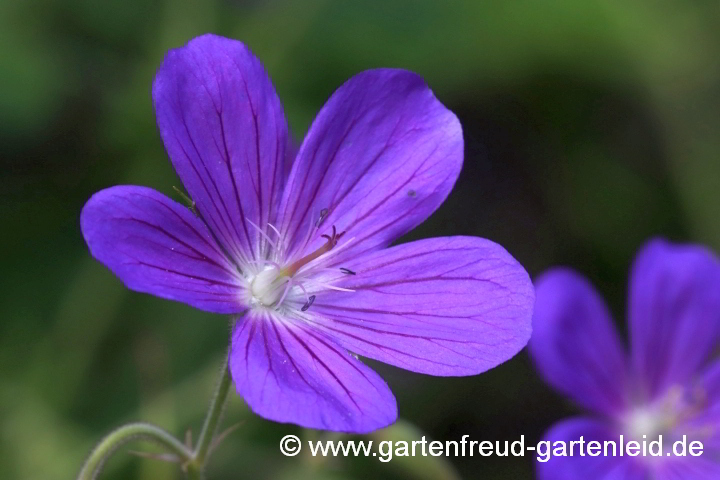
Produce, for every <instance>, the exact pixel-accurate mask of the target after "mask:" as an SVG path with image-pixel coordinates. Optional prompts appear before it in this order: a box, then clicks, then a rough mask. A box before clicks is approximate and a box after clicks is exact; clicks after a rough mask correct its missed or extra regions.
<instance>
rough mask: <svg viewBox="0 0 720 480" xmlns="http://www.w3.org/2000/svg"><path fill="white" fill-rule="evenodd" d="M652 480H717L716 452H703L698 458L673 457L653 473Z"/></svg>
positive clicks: (719, 466) (718, 462)
mask: <svg viewBox="0 0 720 480" xmlns="http://www.w3.org/2000/svg"><path fill="white" fill-rule="evenodd" d="M652 478H653V480H718V478H720V458H719V457H718V452H717V451H715V452H714V453H711V452H707V451H705V452H704V453H703V454H702V455H701V456H699V457H675V458H673V459H672V460H671V461H667V462H663V464H662V465H661V466H660V467H659V468H658V469H657V471H656V472H655V476H653V477H652Z"/></svg>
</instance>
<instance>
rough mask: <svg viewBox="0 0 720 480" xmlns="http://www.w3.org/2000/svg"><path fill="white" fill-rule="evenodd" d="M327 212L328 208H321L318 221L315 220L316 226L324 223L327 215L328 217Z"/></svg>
mask: <svg viewBox="0 0 720 480" xmlns="http://www.w3.org/2000/svg"><path fill="white" fill-rule="evenodd" d="M327 214H328V209H327V208H323V209H322V210H320V216H319V217H318V219H317V222H315V226H316V227H319V226H320V225H321V224H322V222H323V220H325V217H327Z"/></svg>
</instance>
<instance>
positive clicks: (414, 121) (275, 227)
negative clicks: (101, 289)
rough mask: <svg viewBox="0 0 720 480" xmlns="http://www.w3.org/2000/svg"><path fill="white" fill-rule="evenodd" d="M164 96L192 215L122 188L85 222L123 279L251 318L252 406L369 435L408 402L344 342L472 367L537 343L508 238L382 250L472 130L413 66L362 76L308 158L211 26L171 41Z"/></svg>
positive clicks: (252, 73)
mask: <svg viewBox="0 0 720 480" xmlns="http://www.w3.org/2000/svg"><path fill="white" fill-rule="evenodd" d="M152 95H153V101H154V105H155V113H156V115H157V123H158V126H159V129H160V134H161V136H162V139H163V141H164V143H165V147H166V149H167V152H168V155H169V156H170V160H171V161H172V164H173V166H174V168H175V170H176V172H177V174H178V175H179V177H180V179H181V180H182V182H183V184H184V185H185V188H186V189H187V191H188V192H189V194H190V196H191V197H192V199H193V201H194V202H195V209H196V213H197V215H196V214H194V213H193V212H192V211H191V210H190V209H188V208H186V207H184V206H182V205H180V204H178V203H176V202H174V201H172V200H170V199H169V198H167V197H166V196H164V195H162V194H160V193H158V192H156V191H155V190H151V189H149V188H144V187H137V186H117V187H112V188H109V189H107V190H103V191H101V192H98V193H97V194H95V195H94V196H93V197H92V198H91V199H90V200H89V201H88V203H87V204H86V205H85V208H84V209H83V212H82V218H81V223H82V231H83V234H84V236H85V240H86V241H87V243H88V245H89V247H90V251H91V253H92V255H93V256H94V257H95V258H96V259H98V260H99V261H100V262H102V263H103V264H105V265H106V266H107V267H108V268H109V269H110V270H112V271H113V273H115V275H117V276H118V277H119V278H120V279H121V280H122V281H123V282H124V283H125V285H127V287H128V288H130V289H133V290H136V291H139V292H145V293H150V294H152V295H156V296H158V297H162V298H167V299H171V300H177V301H180V302H184V303H187V304H189V305H192V306H193V307H196V308H199V309H202V310H207V311H210V312H216V313H225V314H234V315H236V316H237V318H238V321H237V323H236V326H235V329H234V331H233V334H232V341H231V350H230V359H229V363H230V372H231V375H232V378H233V381H234V382H235V385H236V388H237V391H238V393H239V394H240V395H241V396H242V397H243V398H244V399H245V401H246V402H247V403H248V405H249V406H250V408H251V409H252V410H253V411H254V412H255V413H257V414H259V415H261V416H263V417H265V418H268V419H271V420H275V421H278V422H290V423H296V424H298V425H302V426H305V427H312V428H321V429H327V430H337V431H345V432H368V431H371V430H374V429H377V428H380V427H384V426H386V425H388V424H390V423H392V422H393V421H394V420H395V419H396V417H397V407H396V404H395V398H394V397H393V395H392V393H391V392H390V389H389V388H388V386H387V385H386V384H385V382H384V381H383V380H382V379H381V378H380V377H379V376H378V375H377V374H376V373H375V372H373V371H372V370H371V369H369V368H368V367H367V366H365V365H364V364H363V363H362V362H360V361H359V360H358V359H357V357H356V356H355V355H353V354H351V353H349V352H354V353H355V354H357V355H362V356H365V357H368V358H372V359H376V360H379V361H382V362H385V363H389V364H392V365H396V366H399V367H402V368H405V369H408V370H412V371H415V372H422V373H427V374H431V375H443V376H454V375H458V376H459V375H473V374H477V373H480V372H483V371H485V370H488V369H490V368H492V367H494V366H496V365H498V364H499V363H502V362H503V361H505V360H507V359H509V358H511V357H512V356H513V355H515V354H516V353H517V352H518V351H519V350H520V349H522V348H523V346H524V345H525V344H526V343H527V341H528V338H529V336H530V327H531V316H532V305H533V301H534V294H533V289H532V284H531V282H530V280H529V278H528V275H527V273H526V272H525V270H524V269H523V268H522V267H521V266H520V265H519V264H518V263H517V261H515V260H514V259H513V258H512V257H511V256H510V255H509V254H508V253H507V252H506V251H505V250H504V249H503V248H502V247H500V246H498V245H496V244H495V243H492V242H490V241H488V240H484V239H481V238H474V237H445V238H435V239H428V240H420V241H417V242H411V243H406V244H404V245H399V246H395V247H391V248H386V247H388V245H389V244H390V243H391V242H393V241H394V240H396V239H397V238H398V237H400V236H401V235H403V234H405V233H406V232H408V231H409V230H411V229H412V228H413V227H415V226H416V225H418V224H419V223H421V222H422V221H423V220H425V219H426V218H427V217H428V216H429V215H430V214H431V213H432V212H433V211H434V210H435V209H436V208H437V207H438V206H439V205H440V204H441V203H442V202H443V200H444V199H445V198H446V197H447V195H448V194H449V193H450V190H451V189H452V187H453V184H454V183H455V180H456V179H457V177H458V174H459V173H460V168H461V166H462V158H463V139H462V131H461V128H460V124H459V122H458V120H457V118H456V117H455V115H453V114H452V112H450V111H449V110H447V109H446V108H445V107H444V106H443V105H442V104H441V103H440V102H439V101H438V100H437V99H436V98H435V97H434V96H433V94H432V92H431V91H430V90H429V89H428V87H427V86H426V85H425V83H424V82H423V80H422V79H421V78H420V77H418V76H417V75H415V74H413V73H410V72H407V71H402V70H390V69H379V70H370V71H367V72H363V73H361V74H359V75H357V76H355V77H353V78H352V79H350V80H349V81H348V82H347V83H345V84H344V85H343V86H342V87H340V88H339V89H338V90H337V91H336V92H335V93H334V94H333V95H332V97H331V98H330V100H329V101H328V102H327V104H326V105H325V106H324V107H323V108H322V110H321V111H320V113H319V114H318V116H317V117H316V118H315V121H314V122H313V124H312V127H311V128H310V131H309V132H308V134H307V136H306V137H305V140H304V141H303V143H302V146H301V147H300V149H299V151H298V152H297V155H294V154H293V149H292V148H291V146H290V145H291V141H290V138H289V135H288V127H287V123H286V120H285V117H284V114H283V109H282V106H281V104H280V101H279V100H278V97H277V95H276V94H275V90H274V89H273V86H272V84H271V83H270V80H269V78H268V76H267V74H266V72H265V70H264V68H263V66H262V64H261V63H260V62H259V61H258V60H257V58H255V57H254V56H253V54H252V53H251V52H250V51H249V50H248V49H247V47H246V46H245V45H243V44H242V43H240V42H238V41H233V40H228V39H225V38H221V37H217V36H213V35H205V36H202V37H199V38H196V39H194V40H192V41H190V42H189V43H188V44H187V45H186V46H185V47H182V48H179V49H176V50H172V51H170V52H169V53H168V55H167V57H166V58H165V61H164V62H163V64H162V66H161V67H160V69H159V71H158V73H157V76H156V77H155V81H154V84H153V89H152ZM468 208H470V209H472V208H475V207H474V206H468Z"/></svg>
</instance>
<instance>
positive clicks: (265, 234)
mask: <svg viewBox="0 0 720 480" xmlns="http://www.w3.org/2000/svg"><path fill="white" fill-rule="evenodd" d="M245 221H247V222H248V223H249V224H250V225H251V226H252V227H253V228H255V230H257V231H258V233H260V235H262V236H263V237H265V240H267V241H268V243H269V244H270V245H272V247H273V248H274V249H275V250H277V244H276V243H275V242H273V241H272V240H270V237H268V235H267V233H265V232H263V231H262V229H261V228H260V227H258V226H257V225H255V223H253V222H252V221H250V220H248V219H247V218H246V219H245Z"/></svg>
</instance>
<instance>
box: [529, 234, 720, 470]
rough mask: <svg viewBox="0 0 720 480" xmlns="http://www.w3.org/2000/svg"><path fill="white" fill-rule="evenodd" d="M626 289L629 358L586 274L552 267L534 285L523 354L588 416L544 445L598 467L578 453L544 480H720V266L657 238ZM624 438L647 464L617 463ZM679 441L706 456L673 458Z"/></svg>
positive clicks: (700, 252)
mask: <svg viewBox="0 0 720 480" xmlns="http://www.w3.org/2000/svg"><path fill="white" fill-rule="evenodd" d="M629 290H630V292H629V302H628V315H629V319H628V321H629V330H630V332H629V333H630V346H631V348H630V353H629V354H628V353H627V352H626V351H625V349H624V347H623V345H622V342H621V340H620V337H619V335H618V333H617V332H616V330H615V328H614V326H613V322H612V319H611V318H610V314H609V312H608V309H607V307H606V306H605V303H604V302H603V300H602V299H601V298H600V296H599V295H598V293H597V292H596V291H595V290H594V289H593V287H592V286H591V285H590V284H589V283H588V282H587V281H586V280H585V279H584V278H583V277H582V276H580V275H579V274H577V273H575V272H574V271H572V270H569V269H563V268H557V269H553V270H550V271H549V272H547V273H545V274H544V275H543V276H542V277H541V278H540V279H539V280H538V281H537V282H536V294H537V302H536V306H535V314H534V318H533V338H532V340H531V341H530V345H529V347H530V348H529V350H530V354H531V356H532V357H533V360H534V361H535V363H536V365H537V368H538V370H539V371H540V373H541V374H542V376H543V377H544V378H545V380H546V381H547V382H548V383H549V384H550V385H552V386H553V387H554V388H556V389H557V390H558V391H560V392H562V393H563V394H565V395H567V396H568V397H570V398H571V399H572V400H574V401H575V402H576V403H578V404H579V405H581V406H582V407H584V408H586V409H588V410H589V411H590V412H592V415H591V416H581V417H576V418H572V419H568V420H564V421H561V422H559V423H558V424H556V425H555V426H553V427H552V428H551V429H550V431H549V432H547V433H546V436H545V440H546V441H550V442H556V441H563V442H570V441H579V440H580V439H581V437H583V439H584V441H585V442H586V443H585V445H586V446H587V443H588V442H589V441H598V442H600V445H601V449H600V450H599V451H598V450H594V453H598V452H600V456H597V457H592V456H590V455H588V454H587V453H586V454H585V456H580V455H579V454H578V448H579V447H576V448H575V456H573V457H562V456H558V457H554V458H550V459H549V460H547V461H546V462H545V463H538V474H539V478H540V479H541V480H566V479H567V480H576V479H578V478H583V479H586V480H596V479H607V480H610V479H613V480H621V479H628V480H635V479H637V480H644V479H650V478H652V479H655V480H675V479H676V480H711V479H712V480H717V479H719V478H720V361H718V359H717V355H716V350H717V348H718V346H719V342H720V261H718V259H717V258H716V257H715V256H714V255H713V254H712V253H711V252H710V251H708V250H706V249H705V248H703V247H700V246H696V245H673V244H671V243H668V242H667V241H664V240H653V241H651V242H649V243H648V244H647V245H646V246H645V247H643V248H642V249H641V251H640V252H639V254H638V256H637V258H636V260H635V265H634V266H633V269H632V272H631V277H630V286H629ZM714 352H715V353H714ZM620 435H622V436H623V440H622V441H623V443H625V444H628V443H629V442H631V441H637V442H639V446H640V448H642V445H643V441H645V445H647V446H648V450H647V454H646V455H643V454H642V450H641V451H640V455H639V456H635V457H633V456H629V455H628V454H627V453H626V454H625V455H624V456H623V457H620V456H619V455H620V453H619V452H620V441H621V440H620ZM683 435H686V436H687V438H686V442H685V443H686V444H688V445H689V444H690V443H691V442H693V441H699V442H702V444H703V445H704V453H703V454H702V455H701V456H698V457H693V456H690V455H689V454H688V453H687V452H686V455H687V456H686V457H678V456H675V455H673V454H672V449H673V447H674V443H675V442H676V441H682V437H683ZM661 437H662V445H661V444H659V443H656V444H654V446H653V449H652V450H650V449H649V448H650V444H651V442H657V441H658V440H659V439H660V438H661ZM605 441H613V442H615V444H616V445H617V450H616V452H617V453H616V454H617V456H615V457H613V456H612V452H613V450H612V444H608V446H607V453H608V454H610V455H609V456H605V453H606V451H605V448H606V447H605V443H604V442H605ZM558 445H560V444H558ZM568 445H569V444H568ZM681 445H682V444H679V445H678V446H677V452H682V446H681ZM661 447H662V449H661ZM632 448H634V447H632ZM585 452H587V448H586V449H585ZM634 452H635V451H634V450H632V452H631V453H634ZM658 453H659V454H660V455H659V456H656V455H655V454H658ZM696 453H697V450H696ZM669 454H670V455H669Z"/></svg>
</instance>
